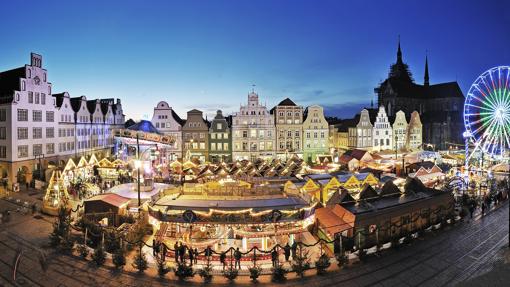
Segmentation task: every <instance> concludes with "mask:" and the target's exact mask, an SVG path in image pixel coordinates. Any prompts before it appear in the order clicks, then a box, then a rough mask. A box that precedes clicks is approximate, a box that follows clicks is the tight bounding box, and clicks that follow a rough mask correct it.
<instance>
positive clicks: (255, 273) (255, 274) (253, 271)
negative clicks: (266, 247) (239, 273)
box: [249, 266, 262, 282]
mask: <svg viewBox="0 0 510 287" xmlns="http://www.w3.org/2000/svg"><path fill="white" fill-rule="evenodd" d="M249 271H250V279H251V281H253V282H257V280H258V278H259V276H260V273H262V268H260V267H258V266H253V267H250V269H249Z"/></svg>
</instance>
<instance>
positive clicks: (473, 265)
mask: <svg viewBox="0 0 510 287" xmlns="http://www.w3.org/2000/svg"><path fill="white" fill-rule="evenodd" d="M2 208H3V209H6V208H15V205H14V204H12V203H10V202H7V201H5V200H0V209H2ZM508 220H509V219H508V202H507V203H504V205H503V206H501V207H499V208H497V209H495V210H492V211H491V212H490V213H489V214H488V215H486V216H484V217H480V216H479V215H478V216H476V217H475V219H474V220H471V221H470V222H465V223H457V224H456V225H453V226H449V227H447V228H446V229H443V230H438V231H434V232H430V233H429V234H427V235H426V236H425V238H422V239H417V240H415V241H413V242H412V243H411V244H409V245H406V246H403V247H400V248H398V249H390V250H388V251H385V252H383V253H382V254H381V255H380V256H379V257H375V256H374V257H369V258H368V259H366V260H365V262H363V263H357V264H353V265H351V266H349V267H347V268H344V269H341V270H338V267H336V266H333V267H332V268H331V270H330V271H329V273H328V274H327V275H325V276H316V275H315V271H314V270H310V271H308V272H307V274H306V275H307V276H306V277H305V278H303V279H300V278H299V279H298V278H295V277H294V275H293V274H289V276H288V278H289V280H288V281H287V284H288V285H306V286H309V287H312V286H455V285H460V286H462V285H469V286H500V285H501V286H502V284H503V282H505V281H503V280H490V278H491V277H492V276H499V275H498V274H503V273H504V274H508V273H509V272H510V267H509V265H508V264H503V252H504V250H507V247H506V246H507V244H508ZM52 222H53V219H51V218H49V217H42V218H39V219H37V218H34V217H32V216H31V215H22V214H19V213H13V215H12V218H11V221H10V222H9V223H3V224H0V286H169V285H170V286H172V285H201V284H202V283H201V278H200V277H199V276H198V275H196V276H195V278H193V279H192V280H191V281H190V282H187V283H185V284H184V283H179V282H178V281H175V280H176V278H175V277H174V275H173V274H171V273H169V274H167V279H166V280H160V279H157V276H156V274H155V270H154V268H151V269H149V270H148V271H146V272H145V274H142V275H139V274H137V273H136V272H134V271H133V269H132V267H131V266H127V267H126V269H127V270H126V271H124V272H114V271H113V270H112V268H110V267H101V268H97V267H94V266H93V265H92V264H90V263H89V262H86V261H83V260H81V259H79V258H77V257H74V256H61V255H56V254H53V253H52V250H51V249H49V248H48V247H47V238H48V234H49V232H50V231H51V223H52ZM19 250H21V251H22V255H21V261H20V264H19V269H18V272H17V278H16V281H14V280H13V269H12V266H13V263H14V261H15V257H16V254H17V252H18V251H19ZM41 252H44V253H45V254H46V258H47V262H48V268H47V270H46V272H44V271H43V270H42V268H41V264H40V262H39V258H40V257H41ZM491 274H495V275H491ZM485 278H487V279H485ZM488 280H490V281H488ZM260 281H261V282H260V283H259V284H258V285H265V284H269V283H270V281H269V276H264V277H262V278H261V280H260ZM484 283H485V284H484ZM213 284H228V282H226V281H225V279H224V278H222V277H220V276H218V277H215V278H214V279H213ZM236 284H237V285H253V284H252V283H250V282H249V278H248V277H247V276H242V277H239V278H238V279H236ZM480 284H481V285H480Z"/></svg>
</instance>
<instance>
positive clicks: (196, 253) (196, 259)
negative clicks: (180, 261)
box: [193, 247, 198, 264]
mask: <svg viewBox="0 0 510 287" xmlns="http://www.w3.org/2000/svg"><path fill="white" fill-rule="evenodd" d="M194 253H195V254H193V255H194V256H193V258H194V259H195V264H197V261H198V249H197V248H196V247H195V252H194Z"/></svg>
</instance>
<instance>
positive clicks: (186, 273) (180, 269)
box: [174, 262, 195, 281]
mask: <svg viewBox="0 0 510 287" xmlns="http://www.w3.org/2000/svg"><path fill="white" fill-rule="evenodd" d="M174 273H175V276H177V278H179V280H181V281H184V280H186V279H187V278H191V277H193V276H195V272H193V268H192V267H191V266H188V265H186V263H181V262H179V263H177V268H175V269H174Z"/></svg>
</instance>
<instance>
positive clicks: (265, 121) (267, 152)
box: [232, 92, 276, 160]
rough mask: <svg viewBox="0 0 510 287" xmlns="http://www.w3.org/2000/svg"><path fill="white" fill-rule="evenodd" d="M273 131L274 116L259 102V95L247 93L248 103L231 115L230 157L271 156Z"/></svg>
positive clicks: (273, 149)
mask: <svg viewBox="0 0 510 287" xmlns="http://www.w3.org/2000/svg"><path fill="white" fill-rule="evenodd" d="M275 131H276V129H275V123H274V117H273V116H271V114H270V113H269V111H268V110H267V108H266V106H265V105H262V104H260V103H259V95H258V94H256V93H255V92H251V93H249V94H248V104H247V105H245V106H243V105H241V107H240V109H239V112H237V113H235V114H234V115H233V116H232V144H233V150H232V159H233V160H240V159H255V158H263V159H264V158H266V159H267V158H273V157H274V156H275V145H276V143H275V142H276V135H275Z"/></svg>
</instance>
